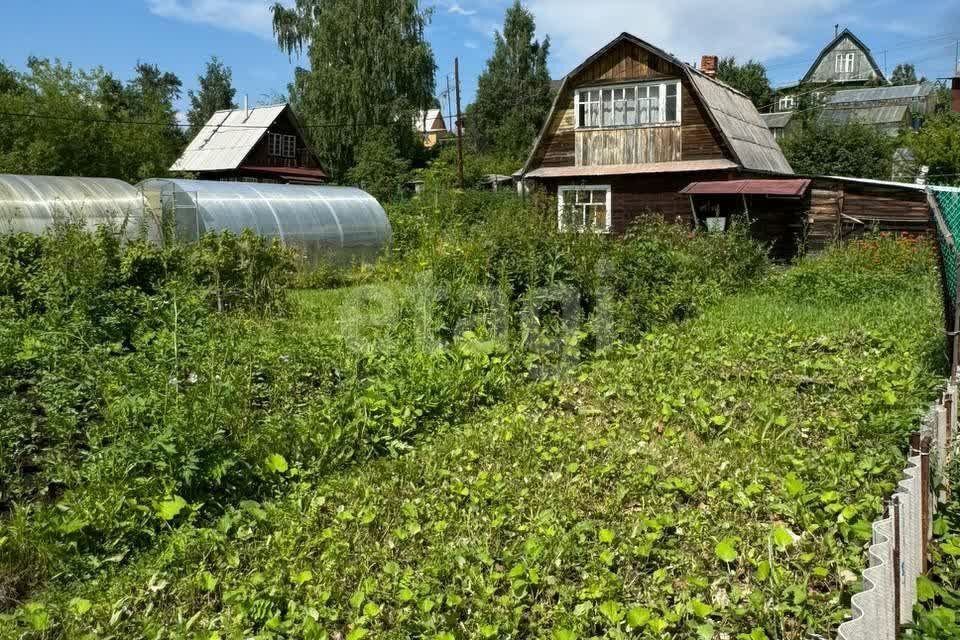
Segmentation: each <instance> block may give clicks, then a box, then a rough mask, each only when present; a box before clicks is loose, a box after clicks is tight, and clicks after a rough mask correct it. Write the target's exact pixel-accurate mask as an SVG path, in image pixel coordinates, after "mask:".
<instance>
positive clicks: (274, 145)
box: [267, 133, 297, 158]
mask: <svg viewBox="0 0 960 640" xmlns="http://www.w3.org/2000/svg"><path fill="white" fill-rule="evenodd" d="M296 154H297V137H296V136H288V135H284V134H282V133H271V134H270V136H269V139H268V141H267V155H271V156H277V157H280V158H293V157H294V156H296Z"/></svg>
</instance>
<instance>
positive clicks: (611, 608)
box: [600, 600, 624, 624]
mask: <svg viewBox="0 0 960 640" xmlns="http://www.w3.org/2000/svg"><path fill="white" fill-rule="evenodd" d="M600 613H602V614H603V615H604V617H606V619H607V620H609V621H610V623H611V624H619V623H620V621H622V620H623V617H624V611H623V605H622V604H620V603H619V602H616V601H615V600H606V601H604V602H602V603H601V604H600Z"/></svg>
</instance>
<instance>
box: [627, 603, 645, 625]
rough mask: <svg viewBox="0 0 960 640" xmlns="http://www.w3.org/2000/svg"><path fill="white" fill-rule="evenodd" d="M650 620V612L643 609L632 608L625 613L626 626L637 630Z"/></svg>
mask: <svg viewBox="0 0 960 640" xmlns="http://www.w3.org/2000/svg"><path fill="white" fill-rule="evenodd" d="M649 620H650V610H649V609H645V608H643V607H633V608H632V609H630V611H628V612H627V624H628V625H630V627H632V628H634V629H637V628H639V627H642V626H643V625H645V624H647V621H649Z"/></svg>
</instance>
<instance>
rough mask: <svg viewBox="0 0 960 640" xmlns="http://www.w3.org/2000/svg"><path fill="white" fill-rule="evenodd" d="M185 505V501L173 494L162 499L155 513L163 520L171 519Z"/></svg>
mask: <svg viewBox="0 0 960 640" xmlns="http://www.w3.org/2000/svg"><path fill="white" fill-rule="evenodd" d="M185 506H187V501H186V500H184V499H183V498H181V497H180V496H173V498H171V499H170V500H164V501H163V502H161V503H160V504H159V505H158V507H157V513H159V514H160V517H161V518H163V519H164V520H173V519H174V518H176V517H177V514H178V513H180V512H181V511H182V510H183V508H184V507H185Z"/></svg>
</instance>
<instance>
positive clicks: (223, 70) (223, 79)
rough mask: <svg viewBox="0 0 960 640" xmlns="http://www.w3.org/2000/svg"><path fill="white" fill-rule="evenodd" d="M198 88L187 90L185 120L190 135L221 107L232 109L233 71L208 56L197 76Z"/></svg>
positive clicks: (233, 105) (234, 93) (234, 92)
mask: <svg viewBox="0 0 960 640" xmlns="http://www.w3.org/2000/svg"><path fill="white" fill-rule="evenodd" d="M197 82H199V83H200V90H199V91H198V92H196V93H194V92H193V89H191V90H190V91H188V92H187V96H188V97H189V98H190V110H189V111H187V122H189V123H190V135H191V136H192V135H194V134H196V133H197V131H199V130H200V127H202V126H203V125H204V124H206V123H207V120H209V119H210V116H212V115H213V114H214V113H215V112H217V111H220V110H221V109H234V108H236V104H234V102H233V98H234V96H235V95H236V94H237V90H236V89H234V88H233V72H232V71H231V70H230V67H228V66H226V65H225V64H223V63H222V62H220V60H218V59H217V57H216V56H213V57H212V58H210V61H209V62H208V63H207V68H206V71H204V73H203V75H202V76H198V77H197Z"/></svg>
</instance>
